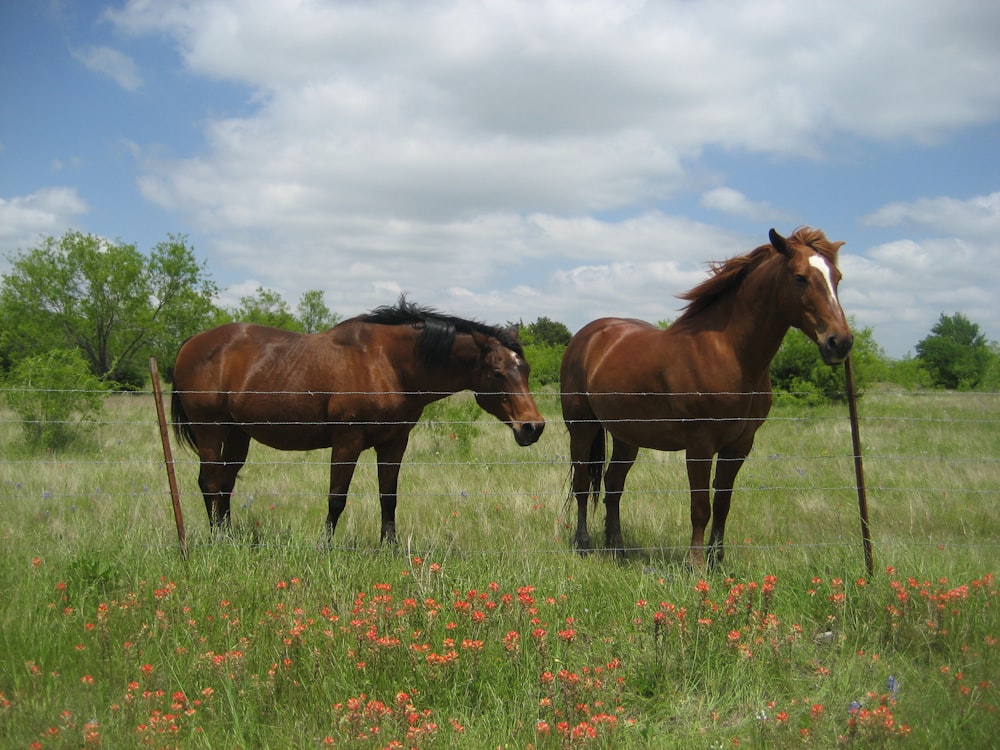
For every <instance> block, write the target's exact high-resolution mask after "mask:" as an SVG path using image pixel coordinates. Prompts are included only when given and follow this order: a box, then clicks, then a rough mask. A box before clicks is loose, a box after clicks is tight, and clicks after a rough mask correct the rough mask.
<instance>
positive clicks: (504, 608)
mask: <svg viewBox="0 0 1000 750" xmlns="http://www.w3.org/2000/svg"><path fill="white" fill-rule="evenodd" d="M536 400H537V403H538V406H539V408H540V410H541V411H542V413H543V414H544V416H545V417H546V419H547V421H548V426H547V427H546V430H545V433H544V434H543V435H542V437H541V439H540V440H539V441H538V442H537V443H536V444H535V445H533V446H530V447H527V448H520V447H518V446H517V445H516V444H515V442H514V440H513V439H512V437H511V435H510V431H509V430H508V429H507V428H506V427H504V426H503V425H501V424H500V423H498V422H497V421H496V420H494V419H493V418H492V417H489V416H488V415H485V414H483V413H482V412H480V411H479V409H478V408H477V407H476V406H475V404H474V402H473V401H472V399H471V397H470V396H469V395H468V394H459V395H458V396H454V397H451V398H449V399H447V400H445V401H443V402H440V403H438V404H435V405H433V406H432V407H430V408H429V409H428V410H427V411H426V412H425V416H424V420H423V422H422V423H421V424H420V425H418V426H417V427H416V428H415V429H414V431H413V433H412V435H411V443H410V447H409V450H408V451H407V454H406V457H405V459H404V462H403V468H402V471H401V474H400V480H399V507H398V511H397V529H398V536H399V543H398V545H397V546H396V547H381V546H380V545H379V543H378V539H379V524H380V516H379V505H378V500H377V482H376V478H375V466H374V460H373V456H372V455H371V453H370V452H368V453H366V454H364V455H363V457H362V460H361V462H360V463H359V465H358V469H357V472H356V474H355V477H354V482H353V483H352V485H351V488H350V496H349V500H348V505H347V508H346V510H345V512H344V514H343V516H342V517H341V519H340V522H339V525H338V527H337V531H336V535H335V537H334V539H333V543H332V545H329V546H327V545H323V544H321V541H322V538H323V537H322V531H323V522H324V519H325V517H326V510H327V509H326V491H327V484H328V477H329V451H326V450H323V451H313V452H305V453H282V452H278V451H274V450H270V449H266V448H264V447H262V446H260V445H257V444H254V445H253V446H252V447H251V449H250V456H249V461H248V463H247V465H246V466H245V467H244V469H243V472H242V473H241V474H240V478H239V480H238V482H237V485H236V495H235V496H234V499H233V505H232V514H233V528H232V530H231V531H230V532H228V533H222V534H217V533H215V534H213V533H212V532H210V531H209V528H208V520H207V516H206V512H205V506H204V502H203V500H202V497H201V494H200V492H199V490H198V487H197V483H196V476H197V459H196V457H195V456H194V455H193V454H192V453H190V452H189V451H185V450H182V448H181V447H180V446H178V445H174V458H175V461H176V469H177V476H178V482H179V485H180V490H181V494H182V505H183V510H184V520H185V522H186V525H187V531H188V544H189V554H188V557H187V559H184V558H182V556H181V555H180V553H179V550H178V547H177V541H176V532H175V529H174V520H173V516H172V510H171V504H170V497H169V493H168V491H167V481H166V475H165V472H164V468H163V458H162V453H161V450H160V442H159V433H158V429H157V426H156V416H155V410H154V407H153V403H152V396H151V395H150V394H137V395H122V396H114V397H109V398H108V399H107V402H106V405H105V410H104V414H103V416H102V417H101V418H100V421H99V423H95V424H92V425H89V426H88V427H89V432H90V434H91V437H90V438H89V440H88V441H87V443H86V444H83V445H81V446H79V447H77V448H76V449H75V450H74V451H73V452H70V453H65V454H60V455H46V456H41V455H37V454H31V453H27V452H25V451H24V449H23V448H22V447H21V440H20V433H19V426H18V425H17V424H16V423H15V422H14V417H13V415H12V414H11V413H10V412H9V411H7V410H6V407H5V406H0V535H2V545H0V595H2V597H3V602H4V604H3V609H2V613H0V618H2V624H0V654H2V666H0V745H2V746H4V747H37V748H63V747H74V748H77V747H114V748H128V747H157V748H160V747H184V748H202V747H203V748H270V747H273V748H285V747H297V748H305V747H347V748H387V747H406V748H410V747H417V748H445V747H482V748H494V747H505V748H528V747H532V748H567V747H608V748H610V747H614V748H671V747H677V748H722V747H734V746H739V747H757V748H773V747H799V746H807V747H818V748H827V747H838V746H845V747H858V748H868V747H897V746H898V747H915V748H916V747H921V748H922V747H969V748H972V747H988V746H990V745H991V744H992V743H993V742H994V740H995V737H996V735H997V733H998V732H1000V714H998V709H1000V613H998V612H997V606H998V602H997V595H998V584H997V580H996V576H997V574H998V572H1000V571H998V568H1000V565H998V560H1000V517H998V514H997V501H998V499H1000V439H998V435H1000V430H998V426H1000V394H958V393H947V392H933V393H901V392H897V391H888V390H886V391H877V390H876V391H871V392H869V393H867V394H866V395H865V396H864V397H863V398H862V399H861V401H860V403H859V411H860V414H861V419H862V423H861V430H862V442H863V447H864V453H865V471H866V476H867V480H868V497H869V505H870V514H871V526H872V535H873V541H874V557H875V573H874V575H872V576H868V575H867V574H866V571H865V568H864V559H863V555H862V549H861V543H860V532H859V520H858V509H857V495H856V492H855V479H854V472H853V461H852V457H851V438H850V424H849V421H848V418H847V407H846V406H824V407H819V408H812V409H808V410H806V409H803V408H801V407H798V406H796V405H794V404H784V403H779V404H778V405H776V407H775V408H774V409H773V410H772V412H771V416H770V418H769V419H768V421H767V422H766V423H765V425H764V426H763V427H762V428H761V430H760V432H759V433H758V435H757V442H756V445H755V447H754V450H753V452H752V453H751V455H750V458H749V460H748V461H747V464H746V465H745V467H744V469H743V471H742V473H741V474H740V476H739V478H738V480H737V483H736V491H735V494H734V497H733V507H732V512H731V514H730V517H729V524H728V527H727V531H728V533H727V545H726V546H727V552H726V559H725V563H724V565H723V566H722V567H721V569H719V570H715V571H691V570H689V569H688V568H687V567H686V565H685V560H686V555H687V547H688V542H689V540H690V534H691V526H690V520H689V508H688V505H689V504H688V490H687V479H686V475H685V472H684V466H683V457H682V455H681V454H662V453H655V452H651V451H645V450H644V451H642V452H640V454H639V459H638V461H637V462H636V465H635V468H634V469H633V471H632V473H631V474H630V476H629V483H628V486H627V488H626V492H625V495H624V497H623V499H622V506H621V511H622V531H623V536H624V542H625V546H626V547H627V548H629V552H628V555H627V557H626V559H625V560H624V561H619V560H617V559H615V558H614V557H613V556H611V555H607V554H604V553H601V552H595V553H594V554H591V555H590V556H587V557H581V556H579V555H578V554H576V553H575V552H573V551H572V550H571V541H572V534H573V526H574V523H575V508H571V507H569V506H568V505H567V503H566V497H567V492H568V489H569V484H568V483H569V462H568V456H567V454H568V436H567V432H566V429H565V427H564V425H563V424H562V420H561V415H560V411H559V403H558V402H559V397H558V394H557V393H555V392H542V393H539V394H536ZM603 520H604V513H603V509H602V508H598V509H597V510H596V512H595V513H593V514H592V522H591V528H592V534H593V536H594V543H595V547H597V548H600V547H601V546H602V545H603V541H604V540H603Z"/></svg>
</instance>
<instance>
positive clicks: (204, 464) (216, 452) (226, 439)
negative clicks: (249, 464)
mask: <svg viewBox="0 0 1000 750" xmlns="http://www.w3.org/2000/svg"><path fill="white" fill-rule="evenodd" d="M249 450H250V436H249V435H247V434H246V433H245V432H243V430H240V429H237V428H232V429H229V430H226V431H225V432H224V433H223V432H220V431H215V430H212V431H210V432H208V433H207V434H202V435H199V437H198V455H199V459H200V461H201V468H200V469H199V471H198V486H199V487H200V488H201V493H202V495H203V496H204V498H205V510H206V511H208V524H209V527H210V528H219V527H222V526H229V525H230V523H231V515H230V506H231V502H232V495H233V489H234V488H235V487H236V476H237V474H239V471H240V469H242V468H243V464H244V463H245V462H246V458H247V453H248V452H249Z"/></svg>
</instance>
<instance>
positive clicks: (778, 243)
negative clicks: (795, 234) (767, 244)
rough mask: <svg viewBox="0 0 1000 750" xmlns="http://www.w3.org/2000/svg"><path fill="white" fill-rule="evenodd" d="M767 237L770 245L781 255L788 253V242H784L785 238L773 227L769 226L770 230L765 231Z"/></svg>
mask: <svg viewBox="0 0 1000 750" xmlns="http://www.w3.org/2000/svg"><path fill="white" fill-rule="evenodd" d="M767 236H768V238H769V239H770V240H771V245H772V246H773V247H774V249H775V250H777V251H778V252H779V253H781V254H782V255H788V243H786V242H785V238H784V237H782V236H781V235H780V234H778V232H777V231H775V229H774V227H771V231H770V232H768V233H767Z"/></svg>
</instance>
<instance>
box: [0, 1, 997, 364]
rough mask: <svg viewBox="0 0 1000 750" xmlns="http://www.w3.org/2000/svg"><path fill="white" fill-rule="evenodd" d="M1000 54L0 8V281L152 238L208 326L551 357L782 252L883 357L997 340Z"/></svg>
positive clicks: (842, 26)
mask: <svg viewBox="0 0 1000 750" xmlns="http://www.w3.org/2000/svg"><path fill="white" fill-rule="evenodd" d="M998 39H1000V3H995V2H990V1H989V0H956V1H955V2H950V3H947V4H945V3H921V4H914V3H912V2H910V1H909V0H866V1H865V2H854V1H852V0H836V1H835V2H834V1H830V2H819V1H816V0H804V1H803V2H796V3H787V2H778V1H777V0H725V1H724V2H722V1H702V2H691V1H690V0H663V2H649V3H643V2H623V1H621V0H617V1H615V2H611V1H610V0H609V1H605V0H574V1H573V2H540V1H538V0H532V1H531V2H515V1H514V0H510V1H508V2H502V3H473V2H449V1H448V0H442V1H441V2H436V3H402V4H400V3H379V2H371V3H348V2H343V3H337V2H309V1H308V0H297V1H295V2H291V1H289V2H276V1H269V2H265V1H264V0H198V2H187V1H185V0H173V1H172V2H163V3H160V2H151V1H147V0H135V1H133V2H113V3H102V2H75V3H74V2H59V1H58V0H50V1H48V2H45V1H35V0H8V2H5V3H3V4H2V5H0V256H4V257H10V256H11V255H12V254H14V253H16V252H18V251H19V250H21V249H26V248H29V247H32V246H34V245H36V244H37V243H38V241H39V239H40V238H41V237H43V236H47V235H52V236H57V237H58V236H60V235H61V234H63V233H64V232H65V231H67V230H68V229H77V230H81V231H85V232H92V233H94V234H99V235H102V236H107V237H110V238H114V239H120V240H123V241H126V242H131V243H135V244H136V245H137V246H138V247H139V248H140V249H143V250H148V249H150V248H151V247H152V246H153V245H155V244H156V243H157V242H160V241H162V240H165V239H167V237H168V235H169V234H171V233H179V234H185V235H187V236H188V238H189V240H190V241H191V243H192V244H193V245H194V247H195V249H196V252H197V254H198V256H199V258H201V259H202V260H204V261H205V263H206V264H207V267H208V270H209V272H210V273H211V275H212V277H213V278H214V279H215V280H216V282H218V283H219V284H220V286H222V287H224V289H225V291H224V292H223V296H222V298H221V300H220V302H222V303H223V304H229V305H233V304H235V303H236V302H237V301H238V300H239V298H240V297H241V296H243V295H246V294H252V293H253V292H254V290H255V289H256V288H257V287H258V286H263V287H266V288H269V289H273V290H276V291H278V292H279V293H281V294H282V295H283V296H284V297H285V299H286V300H288V301H289V302H290V303H291V304H292V305H294V304H295V303H296V302H297V301H298V298H299V296H300V295H301V294H302V293H303V292H305V291H307V290H310V289H321V290H323V291H324V293H325V296H326V302H327V304H328V306H329V307H330V308H331V309H332V310H334V311H336V312H338V313H340V314H342V315H344V316H349V315H353V314H356V313H358V312H361V311H364V310H367V309H370V308H371V307H374V306H377V305H380V304H385V303H387V302H391V301H393V300H394V299H395V297H396V296H397V295H398V294H399V293H400V292H401V291H408V292H409V293H410V295H411V297H412V298H413V299H415V300H417V301H418V302H420V303H422V304H430V305H433V306H436V307H438V308H441V309H443V310H446V311H449V312H453V313H457V314H462V315H468V316H471V317H476V318H479V319H482V320H485V321H488V322H505V321H508V320H519V319H520V320H524V321H525V322H530V321H533V320H535V319H536V318H537V317H539V316H543V315H544V316H547V317H550V318H552V319H554V320H559V321H562V322H564V323H566V324H567V325H568V326H569V327H570V328H571V329H576V328H578V327H580V326H582V325H583V324H584V323H586V322H587V321H588V320H591V319H593V318H596V317H600V316H603V315H626V316H632V317H641V318H646V319H649V320H654V321H655V320H662V319H670V318H673V317H675V316H676V315H677V312H678V310H679V309H680V307H681V304H680V301H679V300H677V299H676V295H677V294H680V293H681V292H683V291H685V290H686V289H688V288H690V287H691V286H693V285H694V284H696V283H697V282H698V281H700V280H701V279H702V278H704V275H705V272H706V269H705V263H706V262H707V261H710V260H720V259H723V258H726V257H729V256H732V255H735V254H739V253H742V252H745V251H747V250H750V249H752V248H753V247H755V246H757V245H759V244H762V243H764V242H765V241H766V237H767V230H768V229H769V228H770V227H771V226H775V227H777V228H778V230H779V231H781V232H783V233H785V234H787V233H789V232H791V231H792V230H793V229H794V228H795V227H797V226H799V225H802V224H809V225H812V226H816V227H819V228H822V229H824V230H825V231H826V232H827V234H828V235H829V236H830V238H831V239H835V240H844V241H846V243H847V244H846V245H845V246H844V248H843V249H842V251H841V263H840V265H841V269H842V271H843V273H844V281H843V282H842V286H841V301H842V303H843V305H844V308H845V310H846V311H847V313H848V314H849V315H851V316H853V318H854V320H855V322H856V324H857V325H859V326H865V327H871V328H872V329H873V331H874V336H875V339H876V341H877V342H878V343H879V344H880V345H881V346H882V347H883V348H884V349H885V350H886V351H887V353H888V354H889V355H891V356H894V357H901V356H904V355H906V354H907V353H910V352H912V351H913V347H914V346H915V344H916V343H917V342H918V341H919V340H920V339H922V338H923V337H924V336H926V335H927V334H928V333H929V331H930V328H931V326H933V324H934V323H935V322H936V321H937V319H938V317H939V316H940V315H941V314H942V313H944V314H948V315H951V314H953V313H955V312H962V313H963V314H965V315H966V316H968V317H969V318H970V319H971V320H973V321H974V322H976V323H978V324H979V326H980V328H981V329H982V331H983V332H984V333H985V334H986V336H987V337H988V338H990V339H992V340H996V339H1000V305H998V304H997V292H998V291H1000V239H998V238H1000V176H998V175H1000V148H998V147H1000V44H997V40H998ZM7 267H8V266H7V260H5V259H0V271H2V270H4V269H6V268H7Z"/></svg>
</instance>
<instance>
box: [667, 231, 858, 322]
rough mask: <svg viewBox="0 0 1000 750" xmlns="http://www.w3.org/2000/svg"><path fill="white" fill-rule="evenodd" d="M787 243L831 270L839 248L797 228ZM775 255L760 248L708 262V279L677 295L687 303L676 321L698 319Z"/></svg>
mask: <svg viewBox="0 0 1000 750" xmlns="http://www.w3.org/2000/svg"><path fill="white" fill-rule="evenodd" d="M788 240H789V241H795V242H799V243H801V244H803V245H807V246H809V247H811V248H812V249H813V250H815V251H816V252H817V253H819V254H820V255H822V256H823V257H824V258H826V259H827V260H828V261H830V262H831V263H832V264H833V265H834V266H836V265H837V250H838V248H839V247H840V245H839V244H837V243H833V242H830V241H829V240H828V239H827V238H826V235H825V234H823V232H822V230H820V229H813V228H812V227H799V228H798V229H796V230H795V231H794V232H793V233H792V234H791V235H790V236H789V237H788ZM776 252H777V250H775V249H774V247H772V246H771V245H761V246H760V247H758V248H756V249H754V250H751V251H750V252H749V253H746V254H745V255H737V256H736V257H734V258H730V259H729V260H724V261H713V262H710V263H709V264H708V267H709V270H710V271H711V276H709V277H708V278H707V279H705V281H703V282H701V283H700V284H699V285H698V286H696V287H694V288H693V289H690V290H689V291H687V292H684V293H683V294H680V295H678V296H679V297H680V298H681V299H683V300H687V302H688V304H687V306H686V307H685V308H684V312H683V313H681V316H680V317H679V318H678V320H683V319H686V318H690V317H692V316H694V315H697V314H698V313H699V312H701V311H702V310H704V309H705V308H707V307H709V306H710V305H711V304H712V303H713V302H715V301H716V300H717V299H719V298H720V297H722V296H724V295H725V294H727V293H728V292H730V291H732V290H733V289H735V288H736V287H737V286H739V284H740V283H741V282H742V281H743V279H745V278H746V277H747V276H748V275H749V274H750V272H751V271H753V270H754V269H755V268H757V267H758V266H759V265H761V264H762V263H763V262H764V261H766V260H767V259H768V258H770V257H771V256H772V255H774V254H775V253H776Z"/></svg>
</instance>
